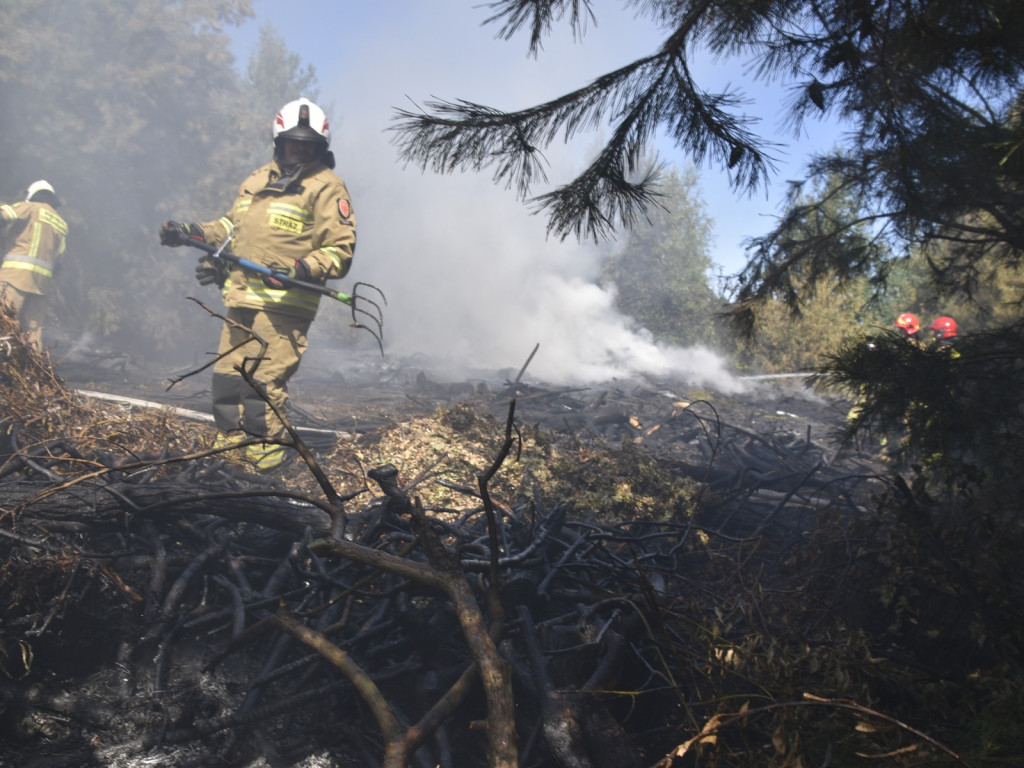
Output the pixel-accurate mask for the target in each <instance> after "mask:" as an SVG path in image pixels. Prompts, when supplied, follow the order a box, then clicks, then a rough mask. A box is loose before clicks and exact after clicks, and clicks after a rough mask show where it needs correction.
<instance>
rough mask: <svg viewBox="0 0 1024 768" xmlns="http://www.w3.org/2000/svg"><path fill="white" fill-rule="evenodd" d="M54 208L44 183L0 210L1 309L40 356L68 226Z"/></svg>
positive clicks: (56, 205) (52, 196)
mask: <svg viewBox="0 0 1024 768" xmlns="http://www.w3.org/2000/svg"><path fill="white" fill-rule="evenodd" d="M59 207H60V201H59V200H58V199H57V193H56V192H54V190H53V185H51V184H50V182H48V181H46V180H45V179H40V180H39V181H34V182H32V183H31V184H30V185H29V187H28V191H27V192H26V193H25V200H24V201H23V202H17V203H10V204H6V203H5V204H0V227H2V232H3V243H4V253H5V255H4V259H3V264H2V265H0V306H2V308H3V309H4V311H6V312H8V313H9V314H10V315H12V316H13V317H15V318H17V320H18V326H19V327H20V329H21V331H22V332H23V333H24V334H25V336H26V338H27V339H28V342H29V343H30V344H31V345H32V346H33V347H34V348H35V349H36V350H37V351H40V352H41V351H42V349H43V323H44V321H45V320H46V304H47V294H48V293H49V290H50V286H51V283H52V282H53V277H54V274H55V273H56V271H57V265H58V261H59V259H60V257H61V256H62V255H63V253H64V250H65V248H66V246H67V237H68V225H67V222H65V221H64V219H62V218H61V216H60V214H59V213H57V209H58V208H59Z"/></svg>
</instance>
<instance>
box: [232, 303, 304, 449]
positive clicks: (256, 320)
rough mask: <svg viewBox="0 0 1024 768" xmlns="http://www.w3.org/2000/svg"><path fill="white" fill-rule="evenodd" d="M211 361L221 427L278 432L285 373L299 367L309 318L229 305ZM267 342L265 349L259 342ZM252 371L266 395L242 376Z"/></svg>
mask: <svg viewBox="0 0 1024 768" xmlns="http://www.w3.org/2000/svg"><path fill="white" fill-rule="evenodd" d="M227 318H228V320H229V321H230V322H227V323H225V324H224V328H223V331H222V332H221V337H220V347H219V349H218V350H217V355H218V358H219V359H218V360H217V362H216V364H215V365H214V366H213V384H212V389H213V418H214V422H215V423H216V424H217V428H218V429H220V431H221V432H225V433H227V432H234V431H236V430H239V429H241V430H244V431H245V432H246V433H248V434H249V435H253V436H259V437H275V438H276V437H281V436H282V435H283V434H284V425H283V423H282V422H281V419H279V418H278V417H277V416H276V415H275V414H274V411H273V410H272V409H271V408H270V406H269V405H268V401H269V402H270V403H273V404H274V405H275V406H276V407H277V408H278V409H279V410H280V411H281V413H284V412H285V408H286V406H287V403H288V379H290V378H291V377H292V375H293V374H294V373H295V371H297V370H298V368H299V362H300V361H301V360H302V355H303V353H304V352H305V351H306V347H307V345H308V341H307V338H306V334H307V333H308V332H309V326H310V323H311V322H312V321H311V320H308V319H299V318H295V317H289V316H287V315H282V314H279V313H277V312H268V311H265V310H257V309H242V308H238V307H229V308H228V311H227ZM261 341H262V342H265V343H266V349H264V348H263V344H262V343H261ZM240 368H241V369H243V370H245V371H247V372H249V373H251V374H252V378H253V379H254V380H255V381H256V382H258V383H259V384H260V385H262V388H263V389H264V390H265V392H266V396H267V400H264V399H263V398H262V397H261V396H260V395H259V394H258V393H257V391H256V390H255V389H253V387H252V386H250V385H249V383H248V382H247V381H246V380H245V379H244V378H243V376H242V374H241V372H240V371H239V369H240Z"/></svg>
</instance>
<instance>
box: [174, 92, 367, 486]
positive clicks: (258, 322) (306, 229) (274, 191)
mask: <svg viewBox="0 0 1024 768" xmlns="http://www.w3.org/2000/svg"><path fill="white" fill-rule="evenodd" d="M272 137H273V141H274V155H273V159H272V160H271V161H270V162H269V163H267V164H266V165H264V166H263V167H261V168H259V169H258V170H256V171H254V172H253V173H252V174H251V175H250V176H249V178H247V179H246V180H245V181H244V182H242V185H241V187H240V188H239V190H238V197H237V199H236V200H235V203H234V205H233V206H232V207H231V210H230V211H228V212H227V213H226V214H225V215H224V216H222V217H220V218H219V219H214V220H212V221H207V222H203V223H199V224H182V223H180V222H177V221H167V222H164V224H163V226H162V227H161V230H160V242H161V243H162V244H163V245H171V246H176V245H182V244H184V243H186V242H187V241H188V239H189V238H196V239H200V240H203V241H205V242H206V243H210V244H213V245H221V244H223V243H224V242H225V241H230V247H231V250H232V251H233V252H234V253H235V254H236V255H237V256H239V257H241V258H243V259H247V260H249V261H252V262H256V263H257V264H260V265H263V266H266V267H270V268H271V269H272V270H274V272H276V273H278V274H281V275H285V276H287V277H289V278H293V279H297V280H301V281H306V282H310V283H316V284H319V285H323V284H324V283H325V282H326V281H327V280H330V279H336V278H341V277H344V276H345V274H346V273H347V272H348V270H349V267H350V265H351V263H352V258H353V256H354V254H355V247H356V219H355V215H354V213H353V210H352V199H351V197H350V196H349V193H348V189H347V187H346V186H345V182H344V181H342V180H341V178H339V177H338V176H337V175H336V174H335V173H334V171H333V170H332V169H333V168H334V155H333V153H332V152H331V151H330V149H329V147H330V139H331V133H330V126H329V124H328V120H327V115H326V114H325V113H324V111H323V110H322V109H321V108H320V107H319V106H317V105H316V104H314V103H313V102H312V101H310V100H308V99H306V98H300V99H297V100H295V101H291V102H289V103H287V104H285V105H284V106H283V107H282V108H281V110H280V111H279V112H278V113H277V115H276V116H275V118H274V122H273V125H272ZM196 278H197V279H198V281H199V283H200V284H201V285H211V284H213V285H217V286H219V287H220V288H221V290H222V295H223V297H224V304H225V306H226V307H227V320H228V322H226V323H225V324H224V326H223V329H222V331H221V338H220V347H219V350H218V359H217V362H216V363H215V365H214V368H213V383H212V390H213V416H214V421H215V422H216V425H217V428H218V431H219V433H218V435H217V438H216V441H215V443H214V444H215V446H217V447H228V446H231V445H234V444H236V443H238V442H240V441H242V440H244V439H246V438H247V437H251V436H256V437H264V438H267V439H268V441H267V442H264V443H260V444H256V445H251V446H248V447H247V448H246V458H247V459H248V460H249V461H250V462H251V463H252V464H253V466H254V467H255V468H256V469H257V470H260V471H266V470H271V469H274V468H275V467H278V466H280V465H281V463H282V462H283V461H284V460H285V448H284V447H283V446H282V445H280V444H278V443H276V442H270V441H273V440H278V439H280V438H283V437H284V432H285V430H284V425H283V422H282V421H281V419H280V418H278V416H277V415H276V414H275V413H274V411H273V409H272V408H271V407H270V406H269V405H268V401H269V403H272V404H273V405H274V406H276V407H277V408H278V409H279V410H280V411H281V413H284V412H285V407H286V404H287V402H288V380H289V379H290V378H291V377H292V375H294V373H295V372H296V371H297V370H298V367H299V362H300V361H301V359H302V355H303V353H304V352H305V351H306V347H307V344H308V342H307V334H308V332H309V327H310V324H311V323H312V321H313V318H314V317H315V315H316V312H317V308H318V306H319V302H320V295H319V294H317V293H315V292H312V291H303V290H301V289H297V288H288V287H286V286H285V285H283V284H282V283H281V282H280V281H279V280H275V279H274V278H273V277H270V276H268V277H261V276H260V275H258V274H255V273H252V272H246V271H244V270H243V269H242V268H240V267H238V266H232V267H230V269H229V268H228V265H226V264H225V262H223V261H222V260H219V259H216V258H213V257H210V256H203V257H201V258H200V260H199V265H198V267H197V268H196ZM257 337H258V339H262V340H263V341H264V342H266V345H267V347H266V351H265V353H264V354H263V356H262V357H260V350H261V344H260V342H259V340H258V339H257ZM243 367H244V370H246V371H249V372H251V374H252V378H253V379H254V380H255V381H256V382H258V383H259V384H260V385H261V386H262V388H263V389H264V390H265V394H266V400H264V399H263V397H262V396H261V395H260V394H259V393H258V392H257V391H255V390H254V389H253V387H251V386H250V385H249V383H248V382H246V380H245V379H244V378H243V376H242V374H241V371H240V369H242V368H243Z"/></svg>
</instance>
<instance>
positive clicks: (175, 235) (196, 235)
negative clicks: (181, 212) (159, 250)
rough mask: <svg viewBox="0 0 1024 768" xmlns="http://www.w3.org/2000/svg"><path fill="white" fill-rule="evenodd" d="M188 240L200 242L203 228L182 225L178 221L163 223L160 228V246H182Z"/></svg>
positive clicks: (194, 225)
mask: <svg viewBox="0 0 1024 768" xmlns="http://www.w3.org/2000/svg"><path fill="white" fill-rule="evenodd" d="M189 239H193V240H202V239H203V228H202V227H200V226H199V225H198V224H182V223H181V222H180V221H165V222H164V224H163V226H162V227H160V245H171V246H179V245H184V244H185V243H187V242H188V241H189Z"/></svg>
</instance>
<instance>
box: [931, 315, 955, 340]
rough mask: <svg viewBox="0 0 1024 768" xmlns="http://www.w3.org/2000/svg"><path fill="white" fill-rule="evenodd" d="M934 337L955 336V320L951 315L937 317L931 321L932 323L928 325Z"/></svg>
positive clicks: (947, 337)
mask: <svg viewBox="0 0 1024 768" xmlns="http://www.w3.org/2000/svg"><path fill="white" fill-rule="evenodd" d="M928 330H930V331H931V332H932V333H933V334H935V338H936V339H954V338H956V320H954V319H953V318H952V317H946V316H942V317H937V318H935V320H933V321H932V324H931V325H929V326H928Z"/></svg>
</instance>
